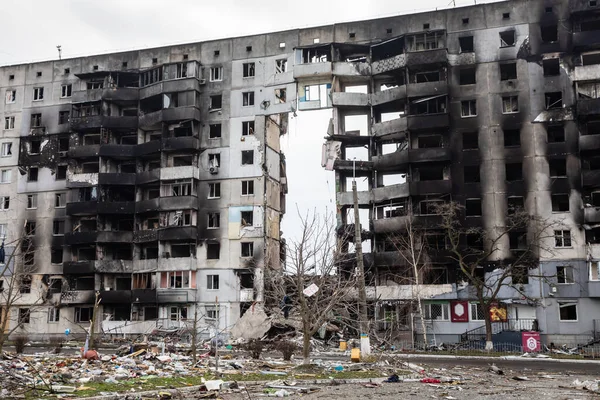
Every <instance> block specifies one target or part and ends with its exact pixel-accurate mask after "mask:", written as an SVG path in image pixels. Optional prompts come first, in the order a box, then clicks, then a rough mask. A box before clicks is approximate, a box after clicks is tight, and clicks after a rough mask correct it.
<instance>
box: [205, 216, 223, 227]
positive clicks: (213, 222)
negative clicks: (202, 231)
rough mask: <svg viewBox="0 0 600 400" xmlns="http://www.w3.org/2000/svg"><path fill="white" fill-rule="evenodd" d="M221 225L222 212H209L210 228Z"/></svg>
mask: <svg viewBox="0 0 600 400" xmlns="http://www.w3.org/2000/svg"><path fill="white" fill-rule="evenodd" d="M220 226H221V213H208V229H218V228H219V227H220Z"/></svg>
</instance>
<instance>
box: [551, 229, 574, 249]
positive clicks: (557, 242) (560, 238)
mask: <svg viewBox="0 0 600 400" xmlns="http://www.w3.org/2000/svg"><path fill="white" fill-rule="evenodd" d="M554 247H571V231H570V230H555V231H554Z"/></svg>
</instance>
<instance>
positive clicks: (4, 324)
mask: <svg viewBox="0 0 600 400" xmlns="http://www.w3.org/2000/svg"><path fill="white" fill-rule="evenodd" d="M28 227H29V225H28V224H27V223H25V226H24V231H23V235H22V236H20V237H19V238H18V239H16V240H14V241H12V242H9V243H7V244H5V242H4V241H3V242H2V252H3V253H5V252H6V248H7V246H8V247H11V248H12V251H10V254H8V255H7V254H3V256H4V260H3V261H4V263H3V264H0V278H2V280H3V287H2V291H1V292H0V353H1V352H2V350H3V348H4V344H5V342H6V340H7V339H8V337H9V336H10V335H11V334H13V333H14V332H16V331H17V330H18V329H20V328H23V325H24V324H25V323H28V322H29V321H30V319H31V318H32V315H33V312H34V310H35V308H36V307H39V306H40V305H41V304H42V303H43V297H44V296H43V293H41V290H42V289H41V288H39V290H38V288H33V287H32V283H33V280H32V273H34V272H35V263H34V253H35V246H34V241H33V238H32V236H33V234H34V233H35V232H27V229H29V228H28ZM20 306H24V307H20Z"/></svg>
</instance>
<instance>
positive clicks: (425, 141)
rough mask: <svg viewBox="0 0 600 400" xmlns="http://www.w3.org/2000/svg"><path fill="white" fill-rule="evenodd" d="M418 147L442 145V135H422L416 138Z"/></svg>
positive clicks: (437, 146)
mask: <svg viewBox="0 0 600 400" xmlns="http://www.w3.org/2000/svg"><path fill="white" fill-rule="evenodd" d="M417 145H418V146H419V149H426V148H439V147H444V139H443V137H442V135H424V136H419V137H418V138H417Z"/></svg>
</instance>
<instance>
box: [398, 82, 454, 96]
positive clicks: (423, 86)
mask: <svg viewBox="0 0 600 400" xmlns="http://www.w3.org/2000/svg"><path fill="white" fill-rule="evenodd" d="M406 93H407V95H408V96H409V97H417V96H435V95H437V94H447V93H448V82H446V81H435V82H420V83H409V84H408V85H406Z"/></svg>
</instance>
